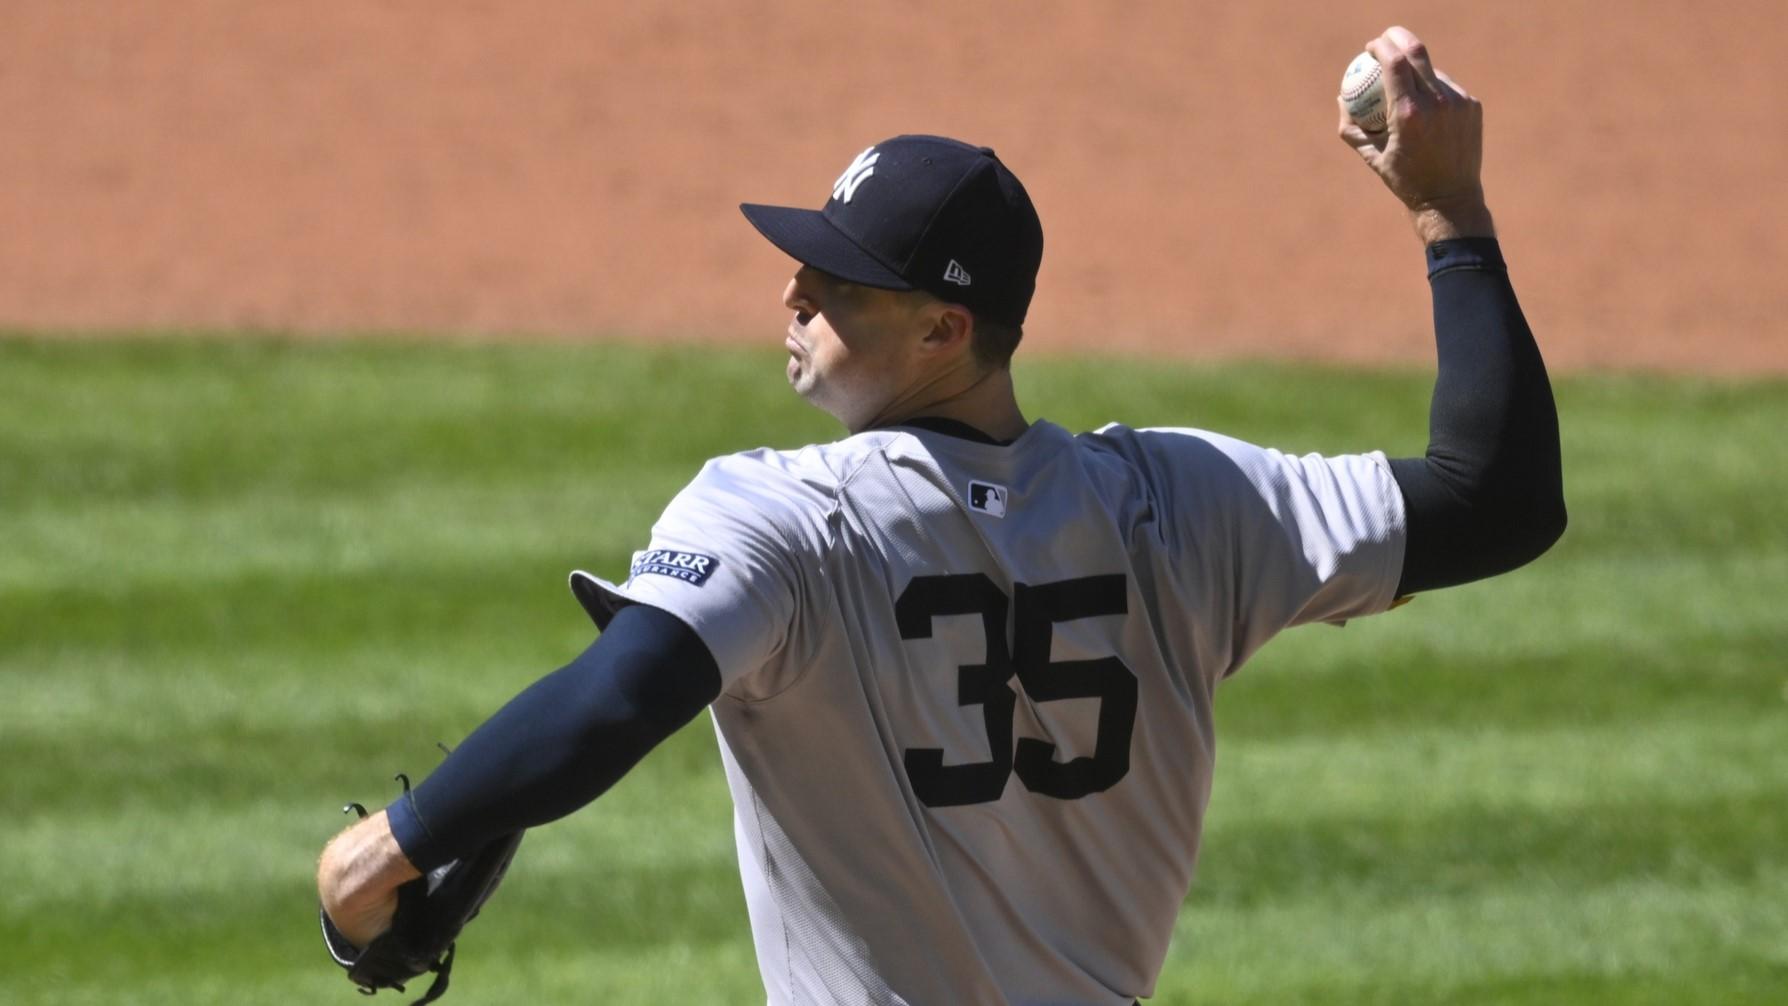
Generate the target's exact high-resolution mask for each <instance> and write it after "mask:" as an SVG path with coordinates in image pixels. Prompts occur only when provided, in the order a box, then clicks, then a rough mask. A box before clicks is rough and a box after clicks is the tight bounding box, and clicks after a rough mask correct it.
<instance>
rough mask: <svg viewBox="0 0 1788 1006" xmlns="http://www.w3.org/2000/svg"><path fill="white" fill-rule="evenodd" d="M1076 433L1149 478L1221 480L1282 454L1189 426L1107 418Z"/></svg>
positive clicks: (1096, 451)
mask: <svg viewBox="0 0 1788 1006" xmlns="http://www.w3.org/2000/svg"><path fill="white" fill-rule="evenodd" d="M1074 439H1075V444H1076V445H1077V446H1078V447H1079V448H1080V450H1081V451H1082V452H1083V453H1085V454H1086V455H1088V456H1090V457H1093V458H1110V459H1114V460H1119V461H1121V462H1122V463H1124V464H1126V465H1128V466H1131V467H1133V468H1135V469H1136V471H1137V472H1138V473H1139V475H1140V477H1141V478H1143V479H1144V480H1145V481H1147V482H1149V483H1151V484H1153V483H1157V482H1161V481H1163V480H1171V481H1173V482H1175V483H1179V484H1186V483H1189V482H1205V483H1211V484H1221V483H1222V482H1224V481H1226V480H1228V479H1233V478H1243V479H1246V477H1247V476H1248V474H1249V473H1250V472H1251V471H1258V470H1259V469H1261V468H1264V467H1267V466H1269V465H1271V464H1272V461H1273V459H1274V458H1275V457H1276V456H1278V452H1277V451H1274V450H1271V449H1270V448H1264V447H1258V446H1256V445H1254V444H1251V443H1248V442H1247V441H1245V440H1239V439H1237V438H1235V437H1231V436H1226V435H1224V434H1221V433H1213V432H1211V431H1210V430H1201V429H1195V428H1191V427H1165V426H1163V427H1144V428H1141V429H1137V428H1135V427H1130V426H1125V425H1123V424H1122V423H1109V424H1107V425H1105V426H1102V427H1100V428H1099V429H1097V430H1094V431H1092V432H1090V433H1082V434H1080V435H1078V436H1076V437H1075V438H1074Z"/></svg>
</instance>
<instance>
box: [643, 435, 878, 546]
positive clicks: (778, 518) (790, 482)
mask: <svg viewBox="0 0 1788 1006" xmlns="http://www.w3.org/2000/svg"><path fill="white" fill-rule="evenodd" d="M887 439H888V435H886V434H879V435H878V434H859V435H857V436H854V437H850V438H847V439H845V440H840V441H836V442H833V443H824V444H810V445H808V446H806V447H801V448H798V449H795V450H778V449H774V448H769V447H760V448H755V449H753V450H747V451H740V452H738V453H736V454H724V455H721V456H719V457H716V458H712V459H710V460H709V461H708V462H707V463H706V464H704V465H702V468H701V471H699V472H698V473H697V474H696V476H695V478H694V479H692V480H691V481H690V482H689V484H688V485H687V486H685V487H684V488H683V490H682V491H681V492H679V493H678V494H677V496H676V498H675V499H674V500H672V502H671V505H670V507H669V509H668V510H667V516H670V515H672V514H675V515H679V516H682V517H684V518H686V519H706V520H716V521H721V522H724V523H727V524H736V523H740V522H755V523H759V524H764V523H767V524H769V525H773V526H776V527H779V528H782V529H784V530H785V531H796V530H798V529H804V528H813V527H814V526H816V525H820V524H823V523H824V522H825V520H826V519H827V517H828V516H829V515H830V514H831V513H832V512H833V511H834V510H836V509H837V506H838V500H839V497H840V495H841V493H842V491H843V488H844V487H845V486H846V485H847V484H848V483H849V482H850V480H851V478H852V476H853V475H854V474H855V473H856V472H857V471H858V470H859V469H861V468H862V467H863V465H864V462H865V461H866V460H868V459H869V458H871V457H873V456H875V455H877V454H879V453H880V452H881V451H883V450H884V449H885V446H886V444H885V441H886V440H887Z"/></svg>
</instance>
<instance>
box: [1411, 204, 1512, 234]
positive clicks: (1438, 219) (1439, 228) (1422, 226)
mask: <svg viewBox="0 0 1788 1006" xmlns="http://www.w3.org/2000/svg"><path fill="white" fill-rule="evenodd" d="M1409 221H1410V224H1411V225H1412V226H1413V227H1414V228H1415V232H1416V237H1417V238H1420V239H1421V242H1422V244H1424V245H1431V244H1433V243H1434V242H1436V241H1451V240H1454V239H1457V238H1493V237H1495V236H1496V223H1495V221H1494V220H1492V219H1491V217H1490V208H1489V207H1488V206H1487V205H1485V203H1484V195H1483V193H1482V192H1474V193H1469V194H1467V195H1462V196H1454V197H1449V198H1446V199H1433V200H1429V201H1427V202H1422V203H1417V204H1415V205H1413V206H1411V207H1410V208H1409Z"/></svg>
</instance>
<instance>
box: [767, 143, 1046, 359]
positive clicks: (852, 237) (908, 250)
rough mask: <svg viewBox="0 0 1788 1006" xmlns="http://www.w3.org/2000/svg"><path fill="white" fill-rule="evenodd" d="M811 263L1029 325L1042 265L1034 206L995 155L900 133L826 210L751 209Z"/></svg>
mask: <svg viewBox="0 0 1788 1006" xmlns="http://www.w3.org/2000/svg"><path fill="white" fill-rule="evenodd" d="M739 209H740V210H742V211H743V212H744V214H745V219H747V220H749V221H751V225H752V226H753V227H756V228H757V229H758V232H759V233H761V234H763V236H764V237H766V238H769V239H770V243H771V244H774V245H775V246H776V247H778V248H780V249H782V250H783V251H785V252H787V253H788V254H789V256H790V257H792V258H793V259H795V260H796V261H797V262H800V263H802V264H803V265H809V266H812V267H813V268H815V269H818V270H820V271H821V272H826V273H831V274H832V275H834V276H837V277H838V278H840V279H844V280H849V281H850V282H852V283H861V284H863V285H864V286H873V287H880V288H882V289H886V290H924V291H926V292H928V293H930V294H932V295H934V296H936V297H938V298H940V299H942V300H947V301H950V302H952V303H956V304H961V305H963V306H964V307H967V308H968V309H969V310H971V311H973V312H975V315H976V316H977V317H982V318H988V319H991V320H993V321H998V322H1004V323H1006V324H1010V325H1020V324H1023V323H1024V316H1025V312H1026V311H1028V310H1029V308H1030V304H1031V294H1033V293H1035V292H1036V289H1037V266H1038V265H1039V264H1041V263H1042V261H1043V225H1042V223H1041V222H1040V221H1038V219H1037V210H1036V208H1035V207H1033V206H1032V205H1031V197H1030V195H1029V194H1028V193H1026V192H1025V191H1024V186H1023V185H1021V184H1019V182H1018V176H1016V175H1014V174H1012V172H1011V170H1010V169H1008V168H1007V167H1006V166H1005V165H1004V164H1002V163H1000V159H999V158H998V157H996V156H995V155H994V153H993V150H992V148H990V147H976V146H971V145H969V144H967V143H963V142H961V141H959V140H951V139H947V138H945V137H942V136H896V137H894V138H893V139H891V140H883V141H882V142H880V143H878V144H876V145H875V146H873V147H870V148H869V149H868V150H865V151H863V152H862V153H861V154H858V155H857V158H856V160H854V161H852V162H851V164H850V167H848V168H845V169H844V174H842V175H839V176H838V181H837V182H835V183H833V185H832V198H830V199H828V200H826V206H825V208H824V209H820V210H809V209H797V208H795V207H792V206H764V205H761V204H758V203H743V204H741V205H740V206H739Z"/></svg>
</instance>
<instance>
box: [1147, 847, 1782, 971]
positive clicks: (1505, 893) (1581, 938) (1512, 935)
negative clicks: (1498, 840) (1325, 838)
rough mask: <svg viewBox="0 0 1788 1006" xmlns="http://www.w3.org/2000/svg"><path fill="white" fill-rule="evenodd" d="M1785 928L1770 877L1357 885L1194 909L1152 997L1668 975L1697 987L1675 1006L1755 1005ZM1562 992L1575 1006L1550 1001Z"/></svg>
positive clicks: (1778, 884) (1777, 966) (1778, 890)
mask: <svg viewBox="0 0 1788 1006" xmlns="http://www.w3.org/2000/svg"><path fill="white" fill-rule="evenodd" d="M1785 927H1788V872H1784V871H1782V870H1780V869H1777V870H1774V871H1771V872H1769V873H1766V874H1764V875H1762V876H1758V877H1752V878H1746V879H1744V880H1742V881H1734V880H1726V879H1720V878H1710V879H1708V880H1705V881H1701V882H1690V883H1684V882H1681V881H1678V880H1676V879H1675V878H1671V879H1665V880H1652V879H1647V878H1638V877H1635V878H1632V879H1628V880H1625V881H1621V882H1617V883H1612V884H1608V885H1605V886H1603V887H1600V888H1598V889H1596V890H1593V891H1587V892H1585V891H1564V892H1560V891H1558V890H1556V889H1554V888H1552V887H1551V886H1550V885H1548V884H1547V883H1545V882H1544V880H1543V879H1538V880H1535V881H1533V882H1529V883H1521V882H1516V881H1512V882H1510V883H1508V884H1507V885H1505V886H1504V887H1503V889H1501V890H1499V891H1490V892H1473V893H1472V894H1471V895H1470V896H1466V897H1447V896H1443V895H1437V896H1431V897H1427V898H1423V899H1420V900H1412V901H1406V902H1389V903H1387V902H1385V901H1382V900H1379V899H1376V898H1373V897H1370V896H1361V894H1360V893H1359V892H1357V891H1348V892H1345V893H1344V894H1343V895H1342V896H1339V897H1335V896H1325V895H1324V894H1317V895H1316V896H1313V897H1305V898H1296V897H1289V898H1285V899H1281V900H1279V901H1276V902H1274V903H1273V904H1269V905H1263V906H1258V907H1252V908H1242V909H1233V910H1232V909H1228V908H1214V907H1203V906H1200V905H1199V904H1198V903H1197V901H1196V899H1194V900H1193V901H1192V902H1191V903H1190V904H1189V905H1188V908H1187V910H1186V911H1185V912H1184V913H1183V914H1182V916H1181V921H1180V926H1179V930H1178V932H1177V933H1176V941H1175V950H1174V954H1173V961H1174V963H1178V964H1179V965H1180V967H1178V968H1174V967H1173V966H1172V965H1171V964H1170V967H1169V973H1170V974H1171V975H1173V978H1172V980H1171V982H1166V983H1163V984H1164V985H1165V986H1167V988H1165V989H1164V991H1166V992H1167V993H1168V994H1167V995H1165V996H1163V997H1162V998H1163V1000H1164V1001H1167V1002H1175V1001H1179V1002H1208V1003H1220V1002H1238V1001H1240V1002H1263V1003H1264V1002H1273V1003H1277V1002H1309V1003H1373V1002H1376V1003H1401V1002H1424V1003H1425V1002H1429V1001H1449V1000H1450V1001H1457V1002H1507V1001H1521V1002H1570V1003H1605V1002H1635V1001H1637V1002H1650V1001H1653V1000H1650V999H1645V998H1639V999H1633V998H1630V994H1631V993H1632V992H1633V991H1634V990H1637V989H1642V988H1643V987H1645V986H1647V985H1653V984H1674V982H1672V979H1673V977H1675V978H1677V980H1678V981H1679V982H1680V985H1691V986H1698V987H1701V988H1703V989H1704V992H1703V993H1701V994H1697V995H1694V996H1691V997H1690V998H1689V999H1687V1000H1682V1001H1687V1002H1696V1003H1705V1002H1755V1001H1763V1000H1754V999H1750V998H1748V995H1749V993H1750V991H1752V990H1758V989H1761V988H1763V987H1764V986H1765V985H1766V984H1767V983H1768V980H1769V978H1770V977H1771V976H1773V977H1774V979H1775V980H1776V981H1780V980H1781V979H1782V978H1784V977H1788V960H1785V959H1784V956H1783V948H1782V945H1781V942H1780V939H1779V936H1780V934H1781V933H1782V931H1783V929H1784V928H1785ZM1701 976H1706V977H1708V978H1710V979H1712V980H1711V981H1706V982H1702V981H1700V980H1699V978H1700V977H1701ZM1684 977H1686V978H1688V979H1689V980H1687V981H1682V980H1681V979H1682V978H1684ZM1732 979H1736V980H1732ZM1561 987H1563V988H1573V989H1574V990H1575V991H1576V993H1577V995H1578V997H1577V998H1571V999H1551V998H1549V996H1550V995H1553V994H1556V993H1557V991H1558V990H1559V989H1560V988H1561ZM1679 987H1680V986H1679ZM1728 993H1729V994H1730V996H1728ZM1473 996H1482V998H1473Z"/></svg>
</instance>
